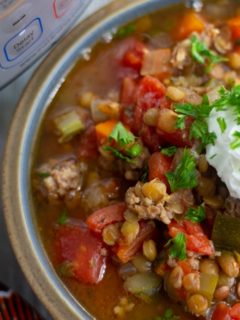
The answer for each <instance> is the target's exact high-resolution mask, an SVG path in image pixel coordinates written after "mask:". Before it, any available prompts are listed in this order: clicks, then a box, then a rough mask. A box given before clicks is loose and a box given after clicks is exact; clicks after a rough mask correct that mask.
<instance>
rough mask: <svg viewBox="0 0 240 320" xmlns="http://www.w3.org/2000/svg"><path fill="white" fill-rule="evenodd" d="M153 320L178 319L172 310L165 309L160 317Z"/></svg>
mask: <svg viewBox="0 0 240 320" xmlns="http://www.w3.org/2000/svg"><path fill="white" fill-rule="evenodd" d="M154 320H180V318H179V316H176V315H175V314H174V313H173V311H172V309H166V310H165V312H164V314H163V315H162V316H158V317H156V318H155V319H154Z"/></svg>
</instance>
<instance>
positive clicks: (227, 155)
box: [206, 107, 240, 198]
mask: <svg viewBox="0 0 240 320" xmlns="http://www.w3.org/2000/svg"><path fill="white" fill-rule="evenodd" d="M219 117H222V118H224V120H225V122H226V126H227V127H226V130H225V131H224V132H223V133H222V132H221V129H220V126H219V124H218V121H217V119H218V118H219ZM208 130H209V132H215V134H216V136H217V139H216V141H215V144H214V145H212V144H211V145H208V146H207V149H206V158H207V161H208V163H210V164H211V165H212V166H213V167H214V168H215V169H216V170H217V174H218V176H219V177H220V178H221V179H222V181H223V182H224V183H225V184H226V186H227V188H228V191H229V193H230V195H231V196H232V197H234V198H240V147H238V148H236V149H231V147H230V144H231V142H232V141H233V140H234V137H233V134H234V132H236V131H239V132H240V125H238V124H237V122H236V113H235V114H234V111H233V109H232V108H231V107H230V108H228V109H227V110H225V111H216V110H215V109H213V110H212V111H211V113H210V116H209V118H208Z"/></svg>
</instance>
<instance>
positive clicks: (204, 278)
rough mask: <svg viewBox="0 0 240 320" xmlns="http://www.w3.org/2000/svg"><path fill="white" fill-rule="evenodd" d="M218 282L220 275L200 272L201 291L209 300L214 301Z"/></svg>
mask: <svg viewBox="0 0 240 320" xmlns="http://www.w3.org/2000/svg"><path fill="white" fill-rule="evenodd" d="M217 283H218V275H215V274H207V273H200V291H199V293H201V294H202V295H203V296H205V297H206V298H207V299H208V300H209V301H212V299H213V295H214V292H215V289H216V287H217Z"/></svg>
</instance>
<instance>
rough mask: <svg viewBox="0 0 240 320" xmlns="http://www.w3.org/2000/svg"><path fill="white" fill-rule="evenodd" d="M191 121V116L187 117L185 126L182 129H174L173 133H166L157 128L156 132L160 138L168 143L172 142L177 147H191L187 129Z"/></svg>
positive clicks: (188, 129)
mask: <svg viewBox="0 0 240 320" xmlns="http://www.w3.org/2000/svg"><path fill="white" fill-rule="evenodd" d="M192 121H193V120H192V119H191V118H187V119H186V122H185V128H184V129H183V130H180V129H176V131H175V132H173V133H167V132H163V131H161V130H159V129H157V133H158V134H159V136H160V138H161V139H162V140H164V141H166V142H168V143H170V144H173V145H175V146H177V147H180V148H184V147H191V146H192V141H191V140H190V138H189V131H190V127H191V124H192Z"/></svg>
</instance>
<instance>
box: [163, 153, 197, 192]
mask: <svg viewBox="0 0 240 320" xmlns="http://www.w3.org/2000/svg"><path fill="white" fill-rule="evenodd" d="M166 177H167V179H168V182H169V184H170V187H171V191H172V192H175V191H176V190H179V189H192V188H194V187H196V186H197V170H196V161H195V159H194V157H193V156H192V154H191V153H190V151H189V150H188V149H184V151H183V155H182V158H181V160H180V161H179V164H178V165H177V167H176V169H175V171H174V172H168V173H166Z"/></svg>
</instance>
